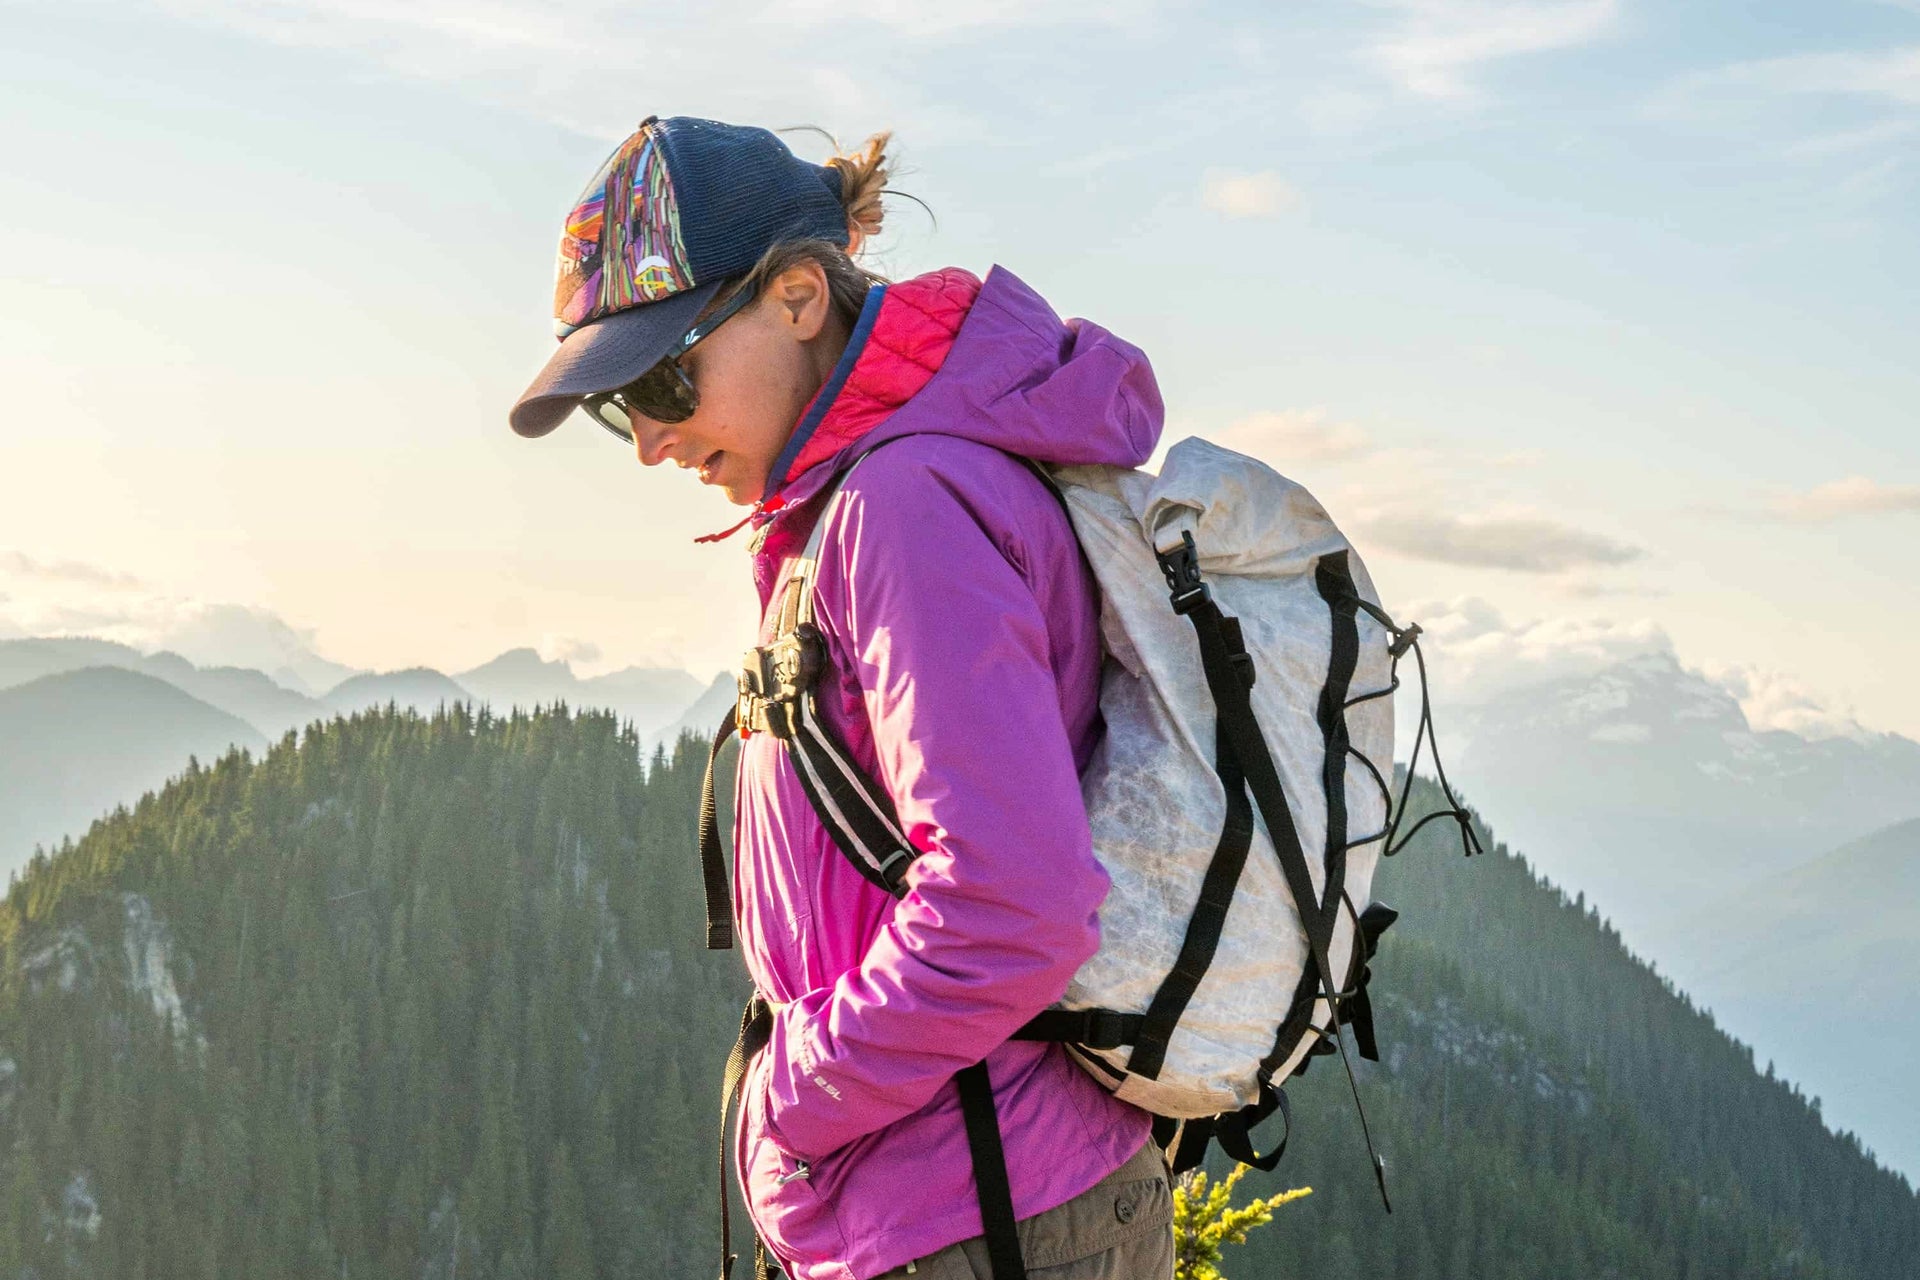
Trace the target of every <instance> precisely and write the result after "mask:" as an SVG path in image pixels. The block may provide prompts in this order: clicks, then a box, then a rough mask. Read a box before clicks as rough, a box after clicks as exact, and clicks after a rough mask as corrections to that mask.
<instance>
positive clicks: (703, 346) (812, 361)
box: [628, 262, 848, 506]
mask: <svg viewBox="0 0 1920 1280" xmlns="http://www.w3.org/2000/svg"><path fill="white" fill-rule="evenodd" d="M847 336H848V327H847V324H846V322H845V321H844V320H841V319H840V318H839V317H838V316H837V315H835V314H834V309H833V301H832V297H831V295H830V294H829V293H828V290H827V274H826V272H825V271H824V270H822V269H821V267H820V264H819V263H817V262H802V263H799V264H797V265H795V266H792V267H789V268H788V269H787V270H786V271H783V272H781V273H780V274H779V275H778V276H776V277H774V278H773V279H772V280H771V281H769V282H768V284H767V287H766V288H765V289H763V290H761V292H760V296H759V297H758V298H756V299H754V300H753V301H752V302H751V303H749V304H748V305H747V306H745V307H743V308H742V309H741V310H740V311H739V312H737V313H736V314H734V315H733V316H731V317H729V318H728V319H727V320H726V321H725V322H724V323H722V324H721V325H720V327H719V328H717V329H715V330H714V331H713V332H712V333H711V334H709V335H707V336H706V337H705V338H702V339H701V340H700V341H699V342H698V343H697V344H696V345H695V346H694V348H693V350H691V351H689V352H688V353H687V354H686V355H684V356H682V357H681V358H680V367H681V368H682V369H684V370H685V371H686V374H687V377H689V378H690V379H692V380H693V387H694V390H695V392H697V393H698V395H699V397H700V406H699V408H697V409H695V410H694V411H693V416H692V417H690V418H688V419H687V420H686V421H685V422H675V423H661V422H655V421H654V420H653V419H652V418H649V417H646V416H645V415H643V414H640V413H629V415H628V417H629V419H630V421H631V422H632V427H633V441H634V452H635V454H636V455H637V456H638V457H639V459H640V461H641V463H642V464H644V465H646V466H649V467H651V466H655V465H657V464H659V463H661V462H667V461H672V462H675V463H678V464H679V465H680V466H681V467H683V468H686V469H688V470H692V471H697V472H698V473H699V475H700V483H702V484H711V485H718V486H719V487H720V488H721V489H722V490H723V491H724V492H725V493H726V495H727V501H728V502H732V503H736V504H738V505H740V506H752V505H753V504H754V503H756V502H758V501H759V500H760V499H761V498H762V497H763V496H764V495H765V494H766V491H767V484H768V481H769V480H770V479H772V478H773V477H771V476H770V475H769V472H771V471H772V469H773V463H774V459H775V458H777V457H778V456H779V454H780V450H781V449H782V448H783V447H785V445H786V443H787V437H788V436H789V435H791V434H792V432H793V427H794V424H795V422H797V421H798V420H799V417H800V414H801V411H802V410H804V409H805V408H806V407H807V403H808V401H810V400H812V399H813V397H814V393H815V392H817V391H819V390H820V387H821V384H822V383H824V382H825V381H826V380H827V375H828V374H829V373H830V372H832V370H833V366H834V364H835V363H836V362H837V361H838V360H839V359H840V353H841V352H842V351H844V350H845V349H846V345H847Z"/></svg>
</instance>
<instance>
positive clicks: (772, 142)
mask: <svg viewBox="0 0 1920 1280" xmlns="http://www.w3.org/2000/svg"><path fill="white" fill-rule="evenodd" d="M812 238H818V239H825V240H831V241H833V242H834V243H835V244H838V245H840V246H841V247H843V248H844V247H845V246H846V245H847V244H848V243H849V241H850V236H849V233H848V227H847V213H846V209H845V208H844V207H843V206H842V205H841V203H840V171H839V170H838V169H835V168H833V167H831V166H829V165H817V164H813V163H811V162H810V161H806V160H802V159H800V158H799V157H798V156H796V155H794V154H793V153H792V152H791V151H789V150H787V145H786V143H784V142H782V141H781V140H780V139H779V138H778V137H777V136H776V135H775V134H773V133H772V132H771V131H770V130H767V129H760V128H755V127H753V126H748V125H732V124H723V123H721V122H720V121H718V120H701V119H697V118H695V117H692V116H668V117H667V118H665V119H661V118H660V117H659V116H648V117H647V118H646V119H645V120H643V121H641V122H640V127H639V128H638V129H636V130H634V132H633V133H632V134H631V135H630V136H628V137H627V139H626V140H625V141H623V142H622V143H621V144H620V145H619V146H618V147H615V148H614V151H613V154H612V155H610V156H608V157H607V159H606V162H605V163H604V164H602V165H601V166H600V168H599V170H598V171H597V172H595V174H594V175H593V179H592V180H591V181H590V182H588V183H587V187H586V190H584V191H582V192H581V193H580V198H579V199H578V200H577V201H575V202H574V206H573V211H572V212H571V213H569V214H568V215H567V221H566V227H565V229H564V230H563V231H562V232H561V235H560V260H559V263H558V266H557V270H556V275H555V279H554V289H553V317H554V333H555V334H556V335H557V336H558V337H559V339H560V349H559V350H558V351H556V352H554V353H553V356H552V358H550V359H549V360H548V361H547V363H546V367H545V368H543V369H541V370H540V374H539V376H538V377H536V378H535V379H534V380H533V385H531V386H529V387H528V388H527V389H526V391H525V392H524V393H522V394H521V396H520V399H519V401H518V402H517V403H515V405H514V406H513V409H512V411H511V412H510V413H509V414H508V421H509V422H510V423H511V424H512V426H513V429H514V430H515V431H516V432H518V433H519V434H520V435H523V436H528V437H534V436H544V435H546V434H547V433H548V432H550V431H552V430H553V429H554V428H555V427H557V426H559V425H560V423H561V422H562V421H564V420H565V419H566V416H567V415H568V414H569V413H571V412H573V409H574V407H575V406H576V405H578V404H579V403H580V398H581V397H582V396H587V395H592V394H594V393H595V392H601V391H611V390H613V389H615V388H616V387H621V386H625V385H626V384H627V383H629V382H631V381H633V380H634V379H635V378H637V377H639V376H640V375H641V374H643V373H645V372H646V371H647V370H648V369H650V368H652V367H653V365H654V363H655V362H656V361H658V360H659V359H660V358H661V357H662V356H664V355H665V354H666V353H667V352H668V351H669V350H670V349H671V348H672V347H673V346H674V344H675V343H676V342H678V341H679V339H680V335H681V334H683V333H685V332H686V330H687V329H689V328H690V327H692V325H693V322H694V319H695V317H697V316H698V315H699V314H700V311H701V310H702V308H704V307H705V306H706V304H707V303H708V302H709V301H711V300H712V299H713V297H714V295H715V294H716V293H718V292H719V291H720V289H721V287H722V286H723V285H725V284H726V283H727V281H728V280H730V279H736V278H738V277H740V276H743V275H745V274H746V273H747V272H748V271H750V270H751V269H752V268H753V266H754V264H755V263H757V262H758V261H759V260H760V257H761V255H762V254H764V253H765V252H766V251H767V250H768V249H769V248H771V247H772V246H774V245H776V244H779V243H781V242H782V241H785V240H794V239H812Z"/></svg>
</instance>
